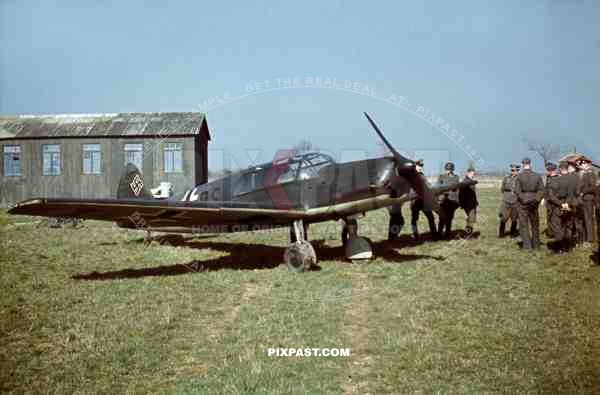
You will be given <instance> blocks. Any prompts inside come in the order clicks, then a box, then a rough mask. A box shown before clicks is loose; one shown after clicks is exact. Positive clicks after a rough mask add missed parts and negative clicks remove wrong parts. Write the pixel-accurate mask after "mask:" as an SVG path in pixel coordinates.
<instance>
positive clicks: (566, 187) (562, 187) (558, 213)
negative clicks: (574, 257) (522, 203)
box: [545, 162, 576, 253]
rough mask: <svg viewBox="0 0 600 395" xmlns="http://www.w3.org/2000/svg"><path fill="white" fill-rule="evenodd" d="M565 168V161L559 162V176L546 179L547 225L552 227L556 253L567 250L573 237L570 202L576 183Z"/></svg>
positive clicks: (573, 195) (566, 166)
mask: <svg viewBox="0 0 600 395" xmlns="http://www.w3.org/2000/svg"><path fill="white" fill-rule="evenodd" d="M567 168H568V165H567V163H566V162H560V176H556V175H555V174H554V175H552V176H550V177H548V178H547V179H546V196H545V197H546V205H547V206H546V207H547V208H548V211H549V212H550V220H549V222H548V226H549V227H550V228H551V229H552V234H553V235H554V239H555V240H556V243H557V248H556V250H557V251H556V252H558V253H565V252H568V251H569V250H570V249H571V247H572V238H573V209H572V202H573V199H574V197H575V186H576V185H575V184H574V183H573V178H572V177H570V176H569V173H568V170H567Z"/></svg>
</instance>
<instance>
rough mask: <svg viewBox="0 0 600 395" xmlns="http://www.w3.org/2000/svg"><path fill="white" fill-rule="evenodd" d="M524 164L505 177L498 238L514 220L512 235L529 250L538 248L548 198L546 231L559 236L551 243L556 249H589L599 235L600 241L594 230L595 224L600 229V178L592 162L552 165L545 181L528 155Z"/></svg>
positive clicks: (511, 227) (578, 158)
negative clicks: (542, 210)
mask: <svg viewBox="0 0 600 395" xmlns="http://www.w3.org/2000/svg"><path fill="white" fill-rule="evenodd" d="M521 163H522V165H523V167H522V168H521V167H520V166H519V165H516V164H512V165H511V166H510V175H507V176H506V177H504V179H503V180H502V186H501V193H502V204H501V207H500V213H499V217H500V225H499V229H498V236H499V237H504V236H505V235H506V225H507V223H508V222H509V221H510V230H509V233H510V235H511V236H513V237H514V236H517V235H520V237H521V240H522V242H523V248H524V249H525V250H528V251H531V252H534V251H535V250H538V249H539V248H540V218H539V205H540V204H541V202H542V201H545V205H546V221H547V224H548V229H547V235H548V237H550V238H552V239H554V242H553V243H550V244H549V246H552V245H554V248H553V249H554V250H555V251H556V252H557V253H561V254H562V253H567V252H569V251H571V250H572V249H573V248H574V247H575V246H578V245H580V246H582V247H584V248H590V247H591V245H592V243H593V242H594V238H596V237H597V238H598V239H600V234H598V235H595V234H594V227H596V229H597V230H596V231H597V232H600V222H599V221H600V189H599V185H598V183H597V181H599V180H598V179H597V177H596V174H595V173H594V171H593V169H592V161H591V160H589V159H588V158H586V157H577V158H576V159H571V160H563V161H561V162H560V163H559V164H558V166H557V165H556V164H554V163H547V164H546V171H547V174H546V183H545V184H544V181H543V179H542V176H541V175H540V174H537V173H535V172H534V171H533V170H532V169H531V160H530V159H529V158H524V159H523V160H522V162H521ZM594 211H596V215H595V220H594ZM595 222H596V226H595ZM517 229H518V230H517Z"/></svg>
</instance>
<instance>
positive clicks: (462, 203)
mask: <svg viewBox="0 0 600 395" xmlns="http://www.w3.org/2000/svg"><path fill="white" fill-rule="evenodd" d="M423 167H424V162H423V159H419V160H417V161H416V162H415V168H416V170H417V172H418V173H420V174H422V175H423ZM454 169H455V167H454V163H452V162H447V163H446V164H445V165H444V174H441V175H440V176H439V177H438V182H437V185H438V186H440V187H444V186H449V185H454V184H457V183H458V182H459V177H458V175H456V174H455V173H454ZM474 177H475V169H474V168H473V167H469V168H468V169H467V173H466V175H465V177H464V179H463V181H467V180H472V179H474ZM438 204H439V207H438V210H437V211H438V216H439V220H438V224H437V226H436V224H435V220H434V217H433V211H431V210H426V209H425V207H424V205H423V199H422V198H417V199H415V200H412V201H411V204H410V213H411V216H410V217H411V218H410V226H411V230H412V238H413V240H415V241H416V240H419V238H420V236H419V229H418V227H417V223H418V221H419V214H420V212H423V214H424V215H425V217H426V218H427V223H428V225H429V231H430V232H431V237H432V239H433V240H440V239H450V238H451V237H452V235H451V232H452V222H453V220H454V215H455V212H456V210H457V209H458V208H462V209H463V210H464V212H465V214H466V218H467V226H466V228H465V230H466V232H467V234H471V233H472V232H473V226H474V225H475V223H476V221H477V206H478V205H479V202H478V201H477V193H476V191H475V184H471V185H468V186H464V187H461V188H457V189H452V190H448V191H447V192H444V193H442V194H440V195H439V197H438ZM403 226H404V217H403V216H402V204H397V205H394V206H392V207H391V208H390V226H389V233H388V239H389V240H393V239H395V238H397V237H398V235H399V234H400V231H401V229H402V227H403Z"/></svg>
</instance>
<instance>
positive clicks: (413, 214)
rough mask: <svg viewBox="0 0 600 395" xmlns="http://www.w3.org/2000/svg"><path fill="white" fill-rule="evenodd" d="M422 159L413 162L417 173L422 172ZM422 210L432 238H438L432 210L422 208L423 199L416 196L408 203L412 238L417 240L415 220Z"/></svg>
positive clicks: (417, 232)
mask: <svg viewBox="0 0 600 395" xmlns="http://www.w3.org/2000/svg"><path fill="white" fill-rule="evenodd" d="M423 166H424V162H423V159H419V160H417V161H416V162H415V169H416V170H417V172H418V173H420V174H423ZM420 211H423V214H425V217H426V218H427V222H428V224H429V231H430V232H431V237H432V238H433V240H438V239H439V237H438V233H437V230H436V229H435V221H434V219H433V212H432V211H425V210H423V199H422V198H417V199H415V200H413V201H412V202H411V204H410V226H411V228H412V233H413V240H419V229H418V227H417V222H418V221H419V212H420Z"/></svg>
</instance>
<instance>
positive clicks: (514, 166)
mask: <svg viewBox="0 0 600 395" xmlns="http://www.w3.org/2000/svg"><path fill="white" fill-rule="evenodd" d="M520 168H521V165H519V164H516V163H511V164H510V169H511V170H513V169H514V170H519V169H520Z"/></svg>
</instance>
